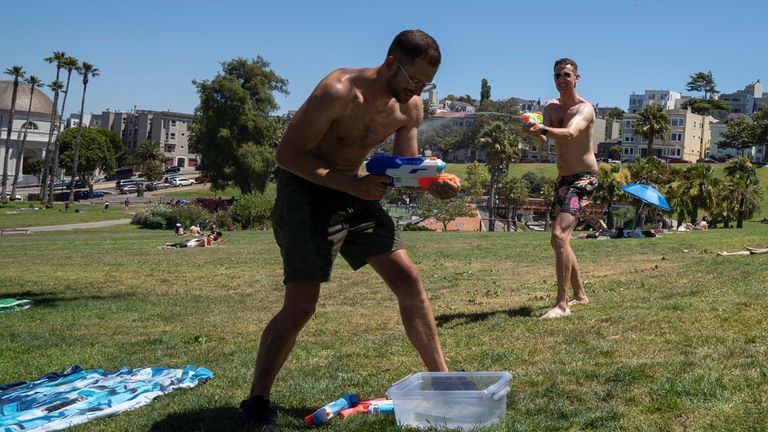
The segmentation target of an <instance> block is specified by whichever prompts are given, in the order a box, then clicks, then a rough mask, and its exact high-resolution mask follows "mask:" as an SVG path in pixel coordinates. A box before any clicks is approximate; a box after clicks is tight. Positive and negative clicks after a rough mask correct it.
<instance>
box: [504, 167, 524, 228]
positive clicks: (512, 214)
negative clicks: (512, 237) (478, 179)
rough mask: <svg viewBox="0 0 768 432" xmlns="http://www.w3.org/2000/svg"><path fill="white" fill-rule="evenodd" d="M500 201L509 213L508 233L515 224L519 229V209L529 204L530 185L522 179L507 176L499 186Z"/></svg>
mask: <svg viewBox="0 0 768 432" xmlns="http://www.w3.org/2000/svg"><path fill="white" fill-rule="evenodd" d="M499 199H500V200H501V201H503V202H504V203H505V206H506V211H507V231H510V230H511V226H512V225H513V224H514V226H515V228H517V209H518V208H520V207H522V206H524V205H525V203H527V202H528V185H527V183H526V182H525V181H523V179H521V178H520V177H514V176H510V175H507V176H506V177H504V179H503V180H502V181H501V184H500V185H499Z"/></svg>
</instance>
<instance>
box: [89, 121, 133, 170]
mask: <svg viewBox="0 0 768 432" xmlns="http://www.w3.org/2000/svg"><path fill="white" fill-rule="evenodd" d="M95 130H96V131H97V132H98V133H100V134H101V135H102V136H104V139H106V140H107V142H109V145H110V147H112V155H113V156H114V157H115V163H116V164H117V166H118V167H121V166H123V165H126V164H128V163H129V159H130V158H129V156H128V149H127V148H125V144H123V140H122V139H120V135H118V134H117V133H115V132H112V131H110V130H106V129H101V128H97V129H95Z"/></svg>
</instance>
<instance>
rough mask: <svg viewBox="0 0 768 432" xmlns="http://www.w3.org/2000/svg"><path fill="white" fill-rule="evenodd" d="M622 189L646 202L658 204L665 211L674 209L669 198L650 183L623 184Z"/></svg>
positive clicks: (653, 204)
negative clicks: (649, 184)
mask: <svg viewBox="0 0 768 432" xmlns="http://www.w3.org/2000/svg"><path fill="white" fill-rule="evenodd" d="M621 190H623V191H624V192H626V193H628V194H629V195H630V196H632V197H634V198H637V199H639V200H640V201H642V202H644V203H646V204H650V205H652V206H656V207H658V208H660V209H662V210H664V211H670V210H672V209H671V208H670V207H669V203H667V199H666V198H664V195H662V194H660V193H659V191H657V190H656V189H654V188H652V187H650V186H648V185H644V184H639V183H632V184H628V185H625V186H622V187H621Z"/></svg>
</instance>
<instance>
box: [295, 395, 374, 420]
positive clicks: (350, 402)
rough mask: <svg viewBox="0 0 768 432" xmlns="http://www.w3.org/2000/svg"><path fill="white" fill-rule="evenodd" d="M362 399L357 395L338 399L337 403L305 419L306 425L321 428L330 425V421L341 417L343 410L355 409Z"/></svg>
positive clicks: (334, 402) (320, 409)
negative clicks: (338, 416)
mask: <svg viewBox="0 0 768 432" xmlns="http://www.w3.org/2000/svg"><path fill="white" fill-rule="evenodd" d="M359 400H360V398H358V397H357V395H356V394H352V393H349V394H345V395H344V396H342V397H340V398H338V399H336V400H335V401H333V402H331V403H329V404H327V405H325V406H323V407H321V408H319V409H318V410H317V411H315V412H313V413H312V414H310V415H308V416H306V417H304V423H305V424H306V425H307V426H320V425H323V424H325V423H328V421H329V420H330V419H332V418H333V417H336V416H337V415H339V413H340V412H341V411H342V410H345V409H347V408H351V407H354V406H355V405H357V403H358V402H359Z"/></svg>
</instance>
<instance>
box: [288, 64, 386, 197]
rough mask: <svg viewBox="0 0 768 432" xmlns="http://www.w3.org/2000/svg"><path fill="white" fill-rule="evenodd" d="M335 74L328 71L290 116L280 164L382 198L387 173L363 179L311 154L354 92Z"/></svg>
mask: <svg viewBox="0 0 768 432" xmlns="http://www.w3.org/2000/svg"><path fill="white" fill-rule="evenodd" d="M334 75H335V74H331V75H329V76H328V77H326V78H325V79H323V81H321V82H320V84H318V86H317V87H316V88H315V90H314V91H313V92H312V94H311V95H310V96H309V98H308V99H307V101H306V102H304V105H302V106H301V108H299V111H298V112H297V113H296V114H295V115H294V116H293V118H292V119H291V122H290V124H289V125H288V128H287V129H286V131H285V135H283V139H282V141H281V142H280V145H279V146H278V147H277V152H276V154H275V157H276V161H277V164H278V165H279V166H281V167H282V168H284V169H286V170H288V171H290V172H292V173H294V174H296V175H298V176H299V177H302V178H304V179H306V180H308V181H310V182H312V183H316V184H318V185H321V186H326V187H329V188H332V189H336V190H339V191H342V192H346V193H349V194H350V195H355V196H358V197H360V198H363V199H376V200H378V199H381V196H383V194H384V191H385V190H386V183H388V182H389V178H388V177H384V176H366V177H365V180H363V181H361V180H362V179H358V178H357V177H354V176H351V175H348V174H344V173H341V172H338V171H335V170H334V169H332V168H331V167H329V166H328V164H327V163H325V162H324V161H323V160H321V159H319V158H318V157H316V156H314V155H313V154H312V150H313V149H314V148H315V147H316V146H317V144H318V143H319V142H320V140H321V139H322V138H323V136H324V135H325V133H326V132H327V131H328V128H329V127H330V126H331V123H333V121H334V120H336V119H337V118H339V117H340V116H341V115H342V114H343V113H344V112H345V111H346V110H347V108H348V107H349V103H350V101H351V100H352V98H353V97H354V96H355V90H354V88H353V87H352V86H351V85H350V84H349V83H348V82H345V81H343V80H339V79H337V78H335V76H334ZM379 183H383V184H384V185H383V186H381V185H379ZM380 195H381V196H380Z"/></svg>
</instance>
